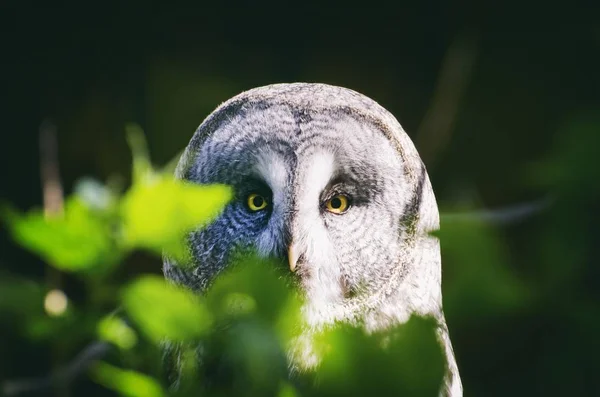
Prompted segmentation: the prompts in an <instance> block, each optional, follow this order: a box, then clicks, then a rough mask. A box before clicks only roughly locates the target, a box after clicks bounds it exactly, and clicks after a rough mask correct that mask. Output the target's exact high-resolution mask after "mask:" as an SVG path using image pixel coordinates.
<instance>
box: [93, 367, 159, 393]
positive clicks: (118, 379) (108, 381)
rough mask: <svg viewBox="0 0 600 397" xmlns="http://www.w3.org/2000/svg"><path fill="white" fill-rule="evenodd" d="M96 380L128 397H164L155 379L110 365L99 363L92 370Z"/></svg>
mask: <svg viewBox="0 0 600 397" xmlns="http://www.w3.org/2000/svg"><path fill="white" fill-rule="evenodd" d="M92 377H93V378H94V380H95V381H96V382H98V383H100V384H101V385H103V386H104V387H106V388H109V389H111V390H114V391H116V392H117V393H119V394H120V395H122V396H127V397H162V396H165V395H166V394H165V393H164V391H163V389H162V387H161V386H160V384H159V383H158V382H157V381H156V380H155V379H153V378H151V377H149V376H147V375H144V374H141V373H139V372H135V371H131V370H123V369H120V368H117V367H114V366H112V365H110V364H107V363H104V362H100V363H97V364H96V365H95V366H94V368H93V370H92Z"/></svg>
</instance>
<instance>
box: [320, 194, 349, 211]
mask: <svg viewBox="0 0 600 397" xmlns="http://www.w3.org/2000/svg"><path fill="white" fill-rule="evenodd" d="M325 208H326V209H327V211H329V212H332V213H334V214H342V213H344V212H346V210H347V209H348V197H347V196H345V195H343V194H337V195H335V196H333V197H332V198H330V199H329V200H327V202H326V203H325Z"/></svg>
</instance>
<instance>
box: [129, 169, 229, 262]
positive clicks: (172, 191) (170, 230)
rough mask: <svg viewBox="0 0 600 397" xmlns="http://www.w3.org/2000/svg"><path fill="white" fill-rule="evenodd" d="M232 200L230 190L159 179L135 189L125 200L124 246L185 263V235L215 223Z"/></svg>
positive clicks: (139, 185) (141, 184)
mask: <svg viewBox="0 0 600 397" xmlns="http://www.w3.org/2000/svg"><path fill="white" fill-rule="evenodd" d="M230 199H231V189H230V188H229V187H228V186H223V185H210V186H201V185H196V184H191V183H185V182H182V181H178V180H175V179H174V178H172V177H171V176H166V175H156V176H155V178H153V179H148V180H145V181H144V182H140V183H137V184H135V185H134V186H132V187H131V189H130V190H129V191H128V192H127V193H126V195H125V197H124V198H123V202H122V206H121V210H122V211H121V214H122V216H123V222H124V235H123V239H124V242H125V244H126V245H127V246H130V247H142V248H146V249H149V250H152V251H154V252H157V253H159V254H160V253H162V251H163V250H165V251H166V253H167V254H168V255H170V256H173V257H175V258H176V259H180V261H182V262H185V259H186V253H187V249H186V247H185V240H184V237H185V235H186V233H188V232H190V231H191V230H193V229H196V228H198V227H201V226H204V225H206V224H207V223H208V222H210V221H211V220H213V219H214V218H215V217H216V216H217V215H218V214H219V212H221V210H222V209H223V207H224V206H225V205H226V204H227V202H228V201H229V200H230Z"/></svg>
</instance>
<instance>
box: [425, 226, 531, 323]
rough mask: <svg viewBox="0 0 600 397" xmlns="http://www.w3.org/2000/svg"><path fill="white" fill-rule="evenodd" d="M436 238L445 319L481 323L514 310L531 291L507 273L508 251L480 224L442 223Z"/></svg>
mask: <svg viewBox="0 0 600 397" xmlns="http://www.w3.org/2000/svg"><path fill="white" fill-rule="evenodd" d="M441 225H442V227H441V229H440V230H439V231H437V232H436V233H435V234H436V235H437V236H439V238H440V241H441V246H442V253H443V255H444V260H445V262H444V273H445V278H446V280H447V282H446V284H445V285H446V288H445V291H444V308H445V312H446V314H447V315H448V317H449V318H452V319H453V321H455V323H456V322H457V321H461V322H463V321H464V322H465V323H470V322H478V323H481V322H483V321H486V320H491V319H493V318H495V317H496V316H498V315H503V313H506V312H511V311H514V310H518V309H519V308H522V307H524V305H525V304H527V303H529V302H530V299H531V298H532V294H531V291H529V289H528V288H527V286H526V285H525V283H524V282H523V281H522V280H521V279H519V278H518V277H517V275H516V274H515V273H514V271H513V270H512V269H511V266H510V261H509V256H508V249H507V247H506V246H505V244H504V243H503V241H502V239H501V238H500V236H499V234H498V233H497V231H496V230H494V229H493V228H492V227H491V226H490V225H488V224H486V223H484V222H481V221H473V220H468V221H453V222H449V221H446V220H445V218H444V217H443V216H442V218H441Z"/></svg>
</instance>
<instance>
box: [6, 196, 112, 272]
mask: <svg viewBox="0 0 600 397" xmlns="http://www.w3.org/2000/svg"><path fill="white" fill-rule="evenodd" d="M3 215H4V219H5V220H6V221H7V223H8V226H9V229H10V232H11V234H12V236H13V238H14V239H15V240H16V241H17V242H18V243H19V244H21V245H22V246H24V247H25V248H27V249H29V250H31V251H33V252H35V253H37V254H38V255H40V256H41V257H42V258H43V259H44V260H46V261H47V262H48V263H49V264H51V265H53V266H55V267H57V268H59V269H61V270H66V271H80V270H87V269H91V268H94V267H100V266H104V267H106V266H108V265H111V264H114V263H116V262H117V261H118V259H120V257H121V254H122V252H121V251H120V250H119V249H118V248H117V247H116V246H115V243H114V240H113V239H112V236H111V230H110V228H111V225H112V224H111V220H110V218H109V217H108V216H107V214H105V213H103V212H100V211H95V210H93V209H91V208H90V207H89V206H88V205H87V204H86V203H85V202H84V201H83V200H81V199H79V198H78V197H71V198H70V199H69V200H67V202H66V204H65V210H64V214H62V215H58V216H56V217H47V216H45V215H44V214H43V213H42V211H40V210H32V211H29V212H28V213H26V214H24V215H22V214H20V213H18V212H16V211H14V210H11V209H7V210H5V211H4V214H3Z"/></svg>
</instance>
